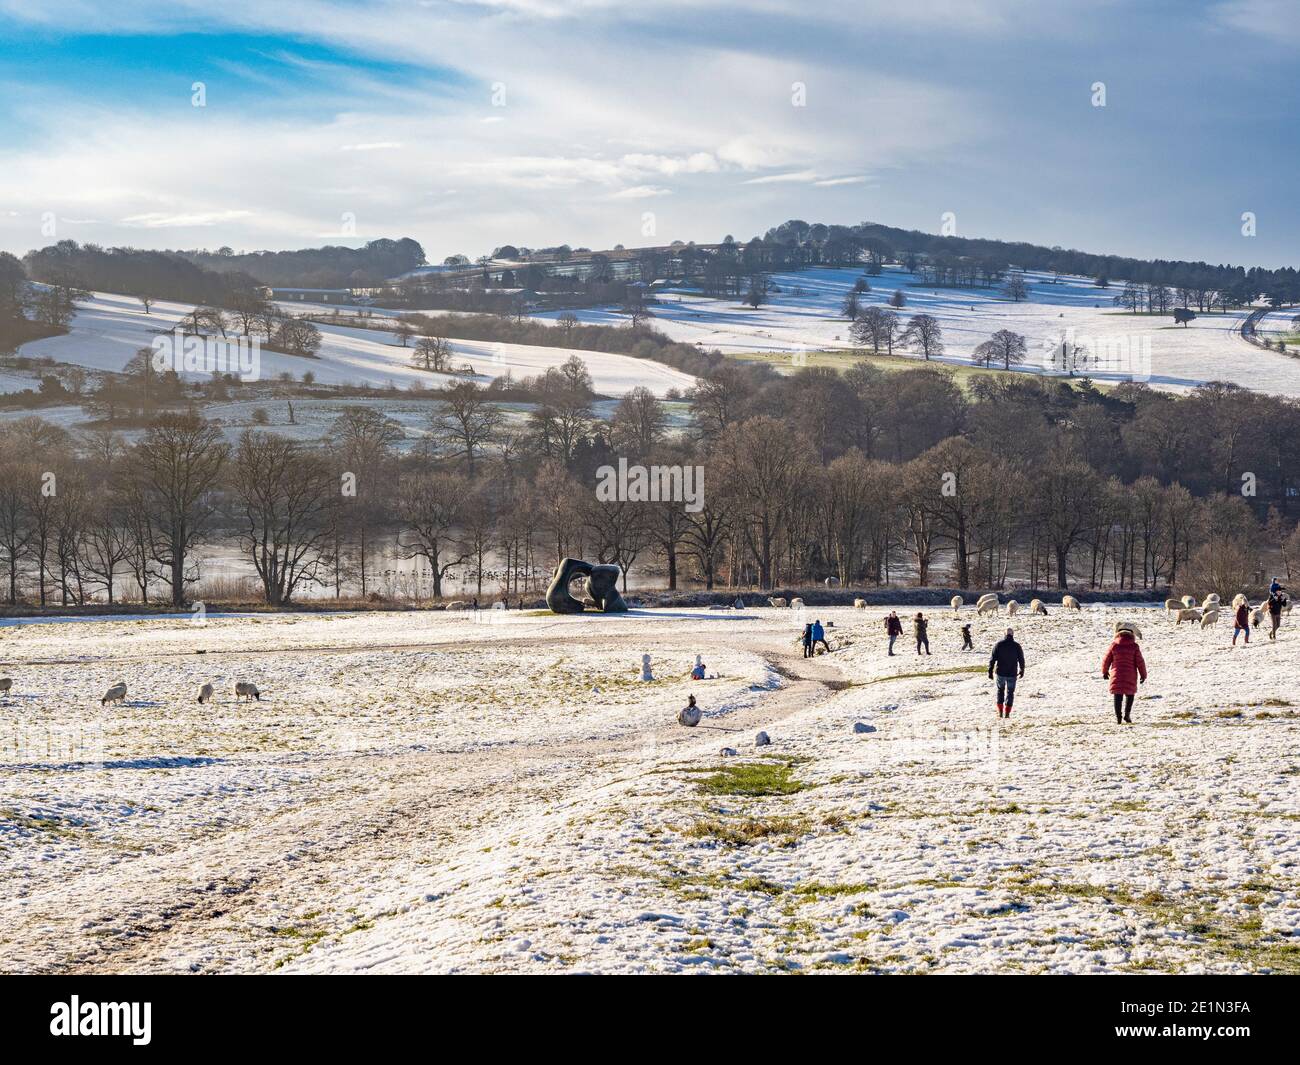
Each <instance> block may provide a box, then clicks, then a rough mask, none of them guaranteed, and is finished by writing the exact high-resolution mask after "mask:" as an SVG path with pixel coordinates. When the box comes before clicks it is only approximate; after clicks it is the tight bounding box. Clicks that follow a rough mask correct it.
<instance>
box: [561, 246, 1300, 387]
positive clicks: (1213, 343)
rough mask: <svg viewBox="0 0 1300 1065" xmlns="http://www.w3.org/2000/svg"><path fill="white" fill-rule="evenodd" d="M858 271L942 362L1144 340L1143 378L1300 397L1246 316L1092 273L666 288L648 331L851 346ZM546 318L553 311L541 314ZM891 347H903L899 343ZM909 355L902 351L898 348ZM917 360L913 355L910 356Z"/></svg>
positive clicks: (590, 315)
mask: <svg viewBox="0 0 1300 1065" xmlns="http://www.w3.org/2000/svg"><path fill="white" fill-rule="evenodd" d="M859 278H865V280H866V281H867V282H868V283H869V284H870V285H871V291H870V292H869V293H864V294H862V296H861V297H860V304H861V306H863V307H867V306H870V305H873V304H875V305H887V303H888V300H889V298H890V297H891V296H892V295H893V293H894V292H895V291H896V290H900V289H901V290H902V292H903V293H904V294H905V296H906V298H907V304H906V306H905V307H903V308H901V309H898V311H897V313H898V315H899V317H900V319H901V320H902V323H903V324H905V323H906V321H907V319H908V318H909V317H911V316H912V315H915V314H922V313H924V314H930V315H933V316H934V317H935V318H937V319H938V320H939V324H940V326H941V327H942V330H943V343H944V347H945V352H944V355H943V357H942V359H941V360H940V361H941V362H949V363H958V364H966V365H969V363H970V356H971V353H972V352H973V351H974V350H975V348H976V347H977V346H978V345H979V344H981V343H982V342H984V341H985V340H988V339H989V338H990V337H991V336H992V335H993V333H995V332H996V331H997V330H999V329H1010V330H1013V331H1014V332H1017V333H1020V334H1023V335H1024V337H1025V338H1026V341H1027V343H1028V349H1029V351H1028V357H1027V358H1026V361H1025V364H1024V366H1023V369H1025V370H1027V371H1031V372H1042V371H1043V370H1044V368H1045V366H1046V365H1047V361H1048V354H1047V353H1048V349H1049V348H1050V347H1051V346H1053V345H1054V344H1056V343H1058V342H1059V340H1060V338H1061V337H1062V336H1063V335H1070V336H1071V338H1072V339H1073V341H1074V342H1076V343H1083V344H1084V345H1085V346H1087V347H1088V348H1089V349H1090V350H1091V351H1093V352H1094V354H1098V353H1101V352H1102V351H1103V350H1106V349H1109V350H1116V349H1122V348H1123V347H1124V346H1125V345H1128V346H1129V348H1130V350H1134V351H1137V350H1142V351H1145V346H1146V345H1147V344H1148V343H1149V345H1150V356H1151V358H1150V361H1151V377H1150V383H1151V385H1152V386H1154V387H1157V388H1167V389H1172V390H1186V389H1189V388H1193V387H1195V386H1196V385H1198V384H1201V383H1203V382H1205V381H1212V380H1222V381H1231V382H1234V383H1236V384H1240V385H1243V386H1245V387H1248V388H1253V389H1256V390H1257V391H1261V392H1270V393H1274V394H1277V395H1285V396H1300V358H1290V357H1287V356H1284V355H1281V354H1277V353H1274V352H1268V351H1263V350H1261V349H1259V348H1257V347H1254V346H1253V345H1250V344H1248V343H1246V342H1245V341H1244V340H1242V339H1241V337H1240V335H1239V332H1238V331H1239V329H1240V327H1241V322H1242V319H1243V318H1244V317H1245V313H1246V312H1244V311H1243V312H1232V313H1229V314H1206V315H1202V316H1200V317H1198V318H1197V319H1196V321H1194V322H1192V323H1191V324H1190V325H1188V326H1186V327H1183V326H1175V325H1174V324H1173V319H1172V318H1171V317H1167V316H1165V317H1161V316H1150V315H1146V314H1140V315H1133V314H1129V313H1127V312H1125V311H1124V310H1123V308H1120V307H1117V306H1116V305H1115V304H1114V298H1115V296H1116V295H1118V294H1119V293H1120V292H1121V291H1122V290H1123V287H1124V285H1123V282H1119V281H1116V282H1112V283H1111V286H1110V287H1109V288H1107V289H1099V288H1097V287H1096V286H1095V285H1094V284H1093V282H1092V279H1090V278H1080V277H1061V278H1059V279H1057V278H1056V277H1055V275H1052V274H1044V273H1039V272H1034V271H1029V272H1027V273H1026V274H1025V283H1026V285H1027V286H1028V290H1029V295H1028V298H1027V299H1026V300H1023V301H1021V302H1018V303H1017V302H1013V301H1012V300H1010V299H1009V298H1007V297H1006V296H1005V295H1003V293H1002V291H1001V289H997V288H990V289H965V288H960V289H959V288H936V287H933V286H926V285H924V284H921V283H920V281H919V279H918V278H917V277H916V276H915V275H912V274H910V273H907V272H906V271H904V270H902V269H901V268H897V267H887V268H885V270H884V272H883V273H882V274H881V276H879V277H866V276H865V275H864V274H863V272H862V271H861V270H860V269H851V268H814V269H808V270H803V271H797V272H790V273H778V274H774V275H773V276H772V278H771V280H772V284H773V286H774V291H773V293H772V295H771V296H770V299H769V302H767V303H765V304H764V305H763V306H761V307H760V308H758V309H757V310H755V309H753V308H751V307H748V306H744V305H742V303H741V301H740V300H739V299H738V298H732V297H728V298H726V299H720V300H719V299H711V298H706V297H704V296H701V295H699V294H698V292H693V291H691V290H683V291H666V292H663V293H661V294H660V295H659V297H658V301H657V302H656V303H655V304H653V305H652V307H651V311H652V313H653V314H654V319H653V321H652V322H651V324H652V325H653V327H654V328H656V329H658V330H660V331H661V332H663V333H666V334H667V335H668V336H670V337H672V338H673V339H674V340H678V341H682V342H685V343H693V344H699V345H700V346H702V347H705V348H718V349H720V350H722V351H724V352H730V353H735V354H747V353H750V354H752V353H762V354H769V355H770V354H791V355H794V354H797V353H798V352H800V351H803V352H812V351H824V350H830V351H834V350H848V349H850V348H852V347H853V345H852V342H851V340H850V337H849V323H848V321H847V320H846V319H845V318H844V317H843V315H842V314H841V313H840V308H841V305H842V304H843V301H844V298H845V296H847V295H848V293H849V292H850V291H851V290H852V288H853V286H854V283H855V282H856V281H857V280H858V279H859ZM575 313H576V314H577V315H578V317H579V318H580V319H582V320H583V321H586V322H591V323H595V324H617V323H621V322H625V321H626V317H625V316H624V315H622V314H620V313H619V312H618V311H617V310H616V309H613V308H607V309H598V310H590V311H577V312H575ZM1296 313H1297V312H1296V311H1295V310H1294V309H1291V310H1287V311H1279V312H1273V313H1270V314H1269V315H1268V316H1266V318H1265V319H1264V322H1263V323H1262V324H1261V331H1262V332H1264V333H1266V334H1267V333H1282V332H1287V331H1289V326H1290V320H1291V318H1292V317H1294V316H1295V314H1296ZM539 317H541V318H542V319H544V320H555V319H556V318H558V317H559V312H555V313H549V312H548V313H546V314H543V315H540V316H539ZM895 351H896V352H899V351H900V349H899V348H896V349H895ZM902 353H904V354H912V353H910V352H905V351H904V352H902ZM918 358H919V357H918ZM1086 372H1087V373H1089V375H1091V376H1093V377H1094V378H1095V379H1097V380H1099V381H1107V380H1120V379H1122V375H1121V374H1119V373H1112V372H1107V371H1096V370H1092V369H1090V370H1088V371H1086Z"/></svg>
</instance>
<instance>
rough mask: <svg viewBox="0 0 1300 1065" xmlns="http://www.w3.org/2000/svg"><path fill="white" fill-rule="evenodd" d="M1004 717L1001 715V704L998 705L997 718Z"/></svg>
mask: <svg viewBox="0 0 1300 1065" xmlns="http://www.w3.org/2000/svg"><path fill="white" fill-rule="evenodd" d="M1004 716H1005V714H1004V713H1003V707H1002V704H1001V703H998V717H1004Z"/></svg>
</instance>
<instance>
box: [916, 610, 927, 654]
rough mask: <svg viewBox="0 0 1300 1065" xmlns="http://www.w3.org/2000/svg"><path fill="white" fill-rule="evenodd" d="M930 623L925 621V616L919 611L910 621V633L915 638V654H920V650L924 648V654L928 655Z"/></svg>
mask: <svg viewBox="0 0 1300 1065" xmlns="http://www.w3.org/2000/svg"><path fill="white" fill-rule="evenodd" d="M929 629H930V623H929V622H928V621H926V620H925V615H924V614H922V613H921V612H920V611H919V610H918V611H917V612H916V617H915V618H914V619H913V620H912V632H913V634H914V635H915V636H916V653H917V654H920V653H921V648H922V647H924V648H925V653H926V654H927V655H928V654H929V653H930V635H929Z"/></svg>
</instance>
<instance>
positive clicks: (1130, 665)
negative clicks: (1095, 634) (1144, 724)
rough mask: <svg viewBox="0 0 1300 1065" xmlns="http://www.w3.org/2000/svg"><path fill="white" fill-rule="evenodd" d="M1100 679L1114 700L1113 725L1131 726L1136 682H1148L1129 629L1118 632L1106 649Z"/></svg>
mask: <svg viewBox="0 0 1300 1065" xmlns="http://www.w3.org/2000/svg"><path fill="white" fill-rule="evenodd" d="M1101 679H1102V680H1109V681H1110V692H1111V694H1112V695H1113V696H1114V697H1115V724H1117V725H1131V724H1133V719H1132V718H1131V717H1130V716H1129V715H1130V714H1131V713H1132V712H1133V697H1134V696H1135V695H1137V690H1138V682H1139V679H1140V681H1141V683H1143V684H1145V683H1146V682H1147V664H1146V661H1145V660H1144V659H1143V658H1142V648H1141V647H1139V646H1138V642H1137V639H1136V638H1135V637H1134V636H1133V632H1132V630H1131V629H1127V628H1121V629H1120V630H1119V632H1118V633H1116V634H1115V639H1114V641H1113V642H1112V643H1111V645H1110V647H1108V648H1107V649H1106V657H1105V658H1103V659H1102V660H1101Z"/></svg>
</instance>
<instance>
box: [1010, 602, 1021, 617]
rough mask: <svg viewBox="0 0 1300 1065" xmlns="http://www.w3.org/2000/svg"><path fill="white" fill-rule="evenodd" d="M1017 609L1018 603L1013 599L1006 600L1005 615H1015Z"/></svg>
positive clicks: (1018, 607)
mask: <svg viewBox="0 0 1300 1065" xmlns="http://www.w3.org/2000/svg"><path fill="white" fill-rule="evenodd" d="M1019 609H1020V604H1019V603H1017V602H1016V601H1015V600H1014V599H1008V600H1007V617H1009V618H1013V617H1015V616H1016V611H1017V610H1019Z"/></svg>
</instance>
